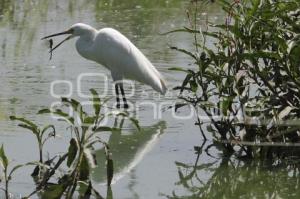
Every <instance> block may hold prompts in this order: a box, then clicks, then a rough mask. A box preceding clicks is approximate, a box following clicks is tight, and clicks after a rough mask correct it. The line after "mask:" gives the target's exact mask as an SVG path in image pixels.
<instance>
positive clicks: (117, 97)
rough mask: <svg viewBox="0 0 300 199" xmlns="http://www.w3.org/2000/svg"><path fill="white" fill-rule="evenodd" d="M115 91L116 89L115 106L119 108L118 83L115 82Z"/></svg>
mask: <svg viewBox="0 0 300 199" xmlns="http://www.w3.org/2000/svg"><path fill="white" fill-rule="evenodd" d="M115 91H116V100H117V108H120V98H119V83H116V84H115Z"/></svg>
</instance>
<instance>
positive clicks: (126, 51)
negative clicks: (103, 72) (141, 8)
mask: <svg viewBox="0 0 300 199" xmlns="http://www.w3.org/2000/svg"><path fill="white" fill-rule="evenodd" d="M96 41H97V42H96V45H97V47H96V48H97V49H98V50H97V52H101V53H99V56H97V57H98V59H99V60H98V61H99V62H100V63H102V64H103V65H105V66H106V67H107V68H109V69H110V70H111V73H112V76H113V78H114V80H118V79H122V78H123V77H124V78H129V79H133V80H137V81H139V82H142V83H145V84H148V85H150V86H151V87H153V88H154V89H155V90H157V91H159V92H161V93H165V92H166V86H165V83H164V80H163V78H162V76H161V75H160V73H159V72H158V71H157V70H156V68H155V67H154V66H153V65H152V64H151V62H150V61H149V60H148V59H147V58H146V57H145V56H144V54H143V53H142V52H141V51H140V50H139V49H138V48H137V47H135V45H134V44H132V43H131V42H130V41H129V39H127V38H126V37H125V36H124V35H122V34H121V33H120V32H118V31H116V30H114V29H111V28H105V29H102V30H100V31H99V33H98V35H97V38H96ZM100 54H101V55H100Z"/></svg>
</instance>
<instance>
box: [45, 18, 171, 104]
mask: <svg viewBox="0 0 300 199" xmlns="http://www.w3.org/2000/svg"><path fill="white" fill-rule="evenodd" d="M64 34H69V36H68V37H67V38H65V39H64V40H63V41H61V42H60V43H59V44H57V45H56V46H55V47H54V48H53V49H51V50H50V52H51V53H52V51H53V50H55V49H56V48H57V47H58V46H60V45H61V44H62V43H63V42H65V41H67V40H69V39H71V38H73V37H77V36H78V37H79V39H78V40H77V41H76V49H77V51H78V53H79V54H80V55H81V56H82V57H84V58H86V59H89V60H92V61H95V62H97V63H99V64H101V65H103V66H104V67H105V68H107V69H108V70H110V72H111V76H112V78H113V80H114V81H115V82H117V83H116V84H115V92H116V96H117V97H116V100H117V107H118V108H119V107H120V100H119V88H120V90H121V94H122V96H123V102H124V108H128V104H127V101H126V98H125V93H124V89H123V84H122V79H123V78H128V79H132V80H136V81H138V82H141V83H144V84H147V85H149V86H151V87H152V88H153V89H154V90H156V91H158V92H160V93H161V94H165V93H166V91H167V87H166V83H165V81H164V80H163V77H162V75H161V74H160V73H159V72H158V71H157V69H156V68H155V67H154V66H153V65H152V63H151V62H150V61H149V60H148V59H147V58H146V57H145V55H144V54H143V53H142V52H141V51H140V50H139V49H138V48H137V47H136V46H135V45H134V44H133V43H132V42H131V41H130V40H129V39H127V38H126V37H125V36H124V35H123V34H121V33H120V32H118V31H117V30H115V29H113V28H103V29H100V30H96V29H95V28H93V27H91V26H89V25H87V24H83V23H76V24H74V25H72V26H71V28H69V29H68V30H67V31H64V32H60V33H56V34H52V35H49V36H46V37H44V38H42V39H47V38H50V37H55V36H59V35H64Z"/></svg>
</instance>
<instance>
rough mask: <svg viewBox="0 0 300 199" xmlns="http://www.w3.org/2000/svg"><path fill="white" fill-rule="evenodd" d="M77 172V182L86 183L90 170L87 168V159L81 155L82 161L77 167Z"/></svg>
mask: <svg viewBox="0 0 300 199" xmlns="http://www.w3.org/2000/svg"><path fill="white" fill-rule="evenodd" d="M79 172H80V175H79V180H81V181H86V180H88V179H89V176H90V168H89V163H88V159H87V157H86V155H85V154H83V156H82V160H81V163H80V165H79Z"/></svg>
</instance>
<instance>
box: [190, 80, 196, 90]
mask: <svg viewBox="0 0 300 199" xmlns="http://www.w3.org/2000/svg"><path fill="white" fill-rule="evenodd" d="M190 86H191V90H192V91H193V92H194V93H195V92H197V89H198V84H197V82H196V81H195V79H193V80H191V81H190Z"/></svg>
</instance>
